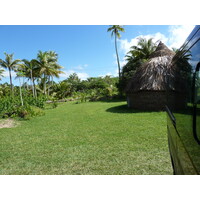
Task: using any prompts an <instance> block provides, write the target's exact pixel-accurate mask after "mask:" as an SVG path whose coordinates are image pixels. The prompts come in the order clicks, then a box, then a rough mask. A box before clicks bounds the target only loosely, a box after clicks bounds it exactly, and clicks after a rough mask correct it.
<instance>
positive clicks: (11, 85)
mask: <svg viewBox="0 0 200 200" xmlns="http://www.w3.org/2000/svg"><path fill="white" fill-rule="evenodd" d="M8 70H9V75H10V89H11V95H13V84H12V75H11V69H10V68H8Z"/></svg>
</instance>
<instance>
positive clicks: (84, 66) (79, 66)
mask: <svg viewBox="0 0 200 200" xmlns="http://www.w3.org/2000/svg"><path fill="white" fill-rule="evenodd" d="M87 66H88V64H84V65H78V66H76V67H73V69H75V70H83V69H84V68H86V67H87Z"/></svg>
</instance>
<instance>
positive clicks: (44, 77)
mask: <svg viewBox="0 0 200 200" xmlns="http://www.w3.org/2000/svg"><path fill="white" fill-rule="evenodd" d="M43 89H44V95H45V96H46V76H45V74H44V88H43Z"/></svg>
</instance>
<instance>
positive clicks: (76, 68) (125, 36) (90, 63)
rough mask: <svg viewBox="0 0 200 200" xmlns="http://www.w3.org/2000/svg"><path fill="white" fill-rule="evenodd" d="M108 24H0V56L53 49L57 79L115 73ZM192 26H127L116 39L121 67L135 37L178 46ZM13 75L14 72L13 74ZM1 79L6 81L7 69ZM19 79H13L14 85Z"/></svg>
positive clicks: (28, 56)
mask: <svg viewBox="0 0 200 200" xmlns="http://www.w3.org/2000/svg"><path fill="white" fill-rule="evenodd" d="M108 27H109V26H108V25H105V26H104V25H55V26H54V25H49V26H47V25H46V26H43V25H39V26H38V25H30V26H28V25H16V26H13V25H10V26H7V25H1V26H0V44H1V45H0V58H1V59H4V58H5V56H4V52H6V53H14V59H33V58H36V56H37V52H38V50H42V51H48V50H53V51H56V52H57V53H58V55H59V60H58V61H59V64H60V65H62V66H63V67H64V69H63V71H64V72H65V74H63V75H62V76H61V77H60V79H59V80H57V81H61V80H63V79H65V78H67V77H68V75H69V74H71V73H73V72H76V73H77V74H78V76H79V77H80V78H81V79H86V78H88V77H97V76H105V75H112V76H117V63H116V57H115V49H114V38H111V35H110V32H107V29H108ZM193 27H194V26H192V25H179V26H175V25H173V26H167V25H135V26H131V25H127V26H124V28H125V32H124V33H121V36H122V37H121V39H120V40H119V41H118V48H119V57H120V63H121V66H123V64H125V60H124V56H125V54H126V52H127V51H128V50H129V48H130V46H132V45H136V44H137V37H139V36H143V37H146V38H150V37H153V38H155V41H157V40H162V41H163V42H164V43H165V44H166V45H168V47H170V48H171V47H176V48H178V47H180V45H181V44H182V43H183V42H184V40H185V39H186V37H187V36H188V34H189V33H190V32H191V31H192V29H193ZM13 76H15V74H13ZM1 82H9V79H8V72H6V73H5V77H4V78H3V79H2V81H1ZM17 82H18V81H16V80H14V84H17Z"/></svg>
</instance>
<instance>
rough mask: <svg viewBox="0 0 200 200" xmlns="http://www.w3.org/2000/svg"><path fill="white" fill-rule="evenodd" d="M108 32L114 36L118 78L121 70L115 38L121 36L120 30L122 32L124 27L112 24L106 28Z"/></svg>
mask: <svg viewBox="0 0 200 200" xmlns="http://www.w3.org/2000/svg"><path fill="white" fill-rule="evenodd" d="M107 31H108V32H110V31H111V36H113V35H114V37H115V51H116V56H117V64H118V72H119V79H120V78H121V71H120V63H119V56H118V50H117V38H118V39H119V38H120V37H121V35H120V33H119V32H120V31H121V32H124V28H123V27H122V26H120V25H112V26H110V28H108V30H107Z"/></svg>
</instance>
